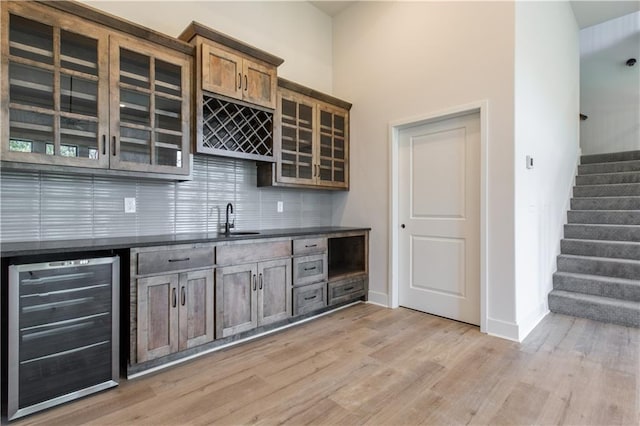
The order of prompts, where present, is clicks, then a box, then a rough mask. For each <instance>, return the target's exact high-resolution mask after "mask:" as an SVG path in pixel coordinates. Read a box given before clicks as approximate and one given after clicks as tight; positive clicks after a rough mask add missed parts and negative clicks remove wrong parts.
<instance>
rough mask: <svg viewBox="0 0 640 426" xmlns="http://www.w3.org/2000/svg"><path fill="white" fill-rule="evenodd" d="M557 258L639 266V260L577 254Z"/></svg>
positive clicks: (560, 255)
mask: <svg viewBox="0 0 640 426" xmlns="http://www.w3.org/2000/svg"><path fill="white" fill-rule="evenodd" d="M558 257H559V258H560V257H562V258H565V259H581V260H591V261H603V262H615V263H625V264H630V265H638V264H640V260H633V259H624V258H618V257H600V256H581V255H579V254H559V255H558Z"/></svg>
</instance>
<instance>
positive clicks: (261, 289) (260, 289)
mask: <svg viewBox="0 0 640 426" xmlns="http://www.w3.org/2000/svg"><path fill="white" fill-rule="evenodd" d="M260 290H262V274H260Z"/></svg>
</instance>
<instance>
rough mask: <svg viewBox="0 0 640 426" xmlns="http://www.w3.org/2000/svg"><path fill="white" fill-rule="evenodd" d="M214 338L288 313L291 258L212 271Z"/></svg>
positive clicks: (232, 333) (235, 332)
mask: <svg viewBox="0 0 640 426" xmlns="http://www.w3.org/2000/svg"><path fill="white" fill-rule="evenodd" d="M216 301H217V303H216V338H223V337H228V336H231V335H234V334H237V333H241V332H243V331H248V330H251V329H253V328H256V327H258V326H261V325H266V324H270V323H273V322H276V321H280V320H283V319H286V318H288V317H290V316H291V259H290V258H286V259H276V260H270V261H265V262H258V263H248V264H245V265H234V266H225V267H222V268H218V269H217V270H216Z"/></svg>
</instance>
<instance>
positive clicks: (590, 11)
mask: <svg viewBox="0 0 640 426" xmlns="http://www.w3.org/2000/svg"><path fill="white" fill-rule="evenodd" d="M310 3H311V4H313V5H314V6H315V7H317V8H318V9H320V10H322V11H323V12H324V13H326V14H327V15H329V16H336V15H337V14H339V13H340V12H342V11H343V10H344V9H346V8H347V7H349V6H351V5H352V4H353V3H357V2H356V1H332V0H320V1H311V2H310ZM571 7H572V9H573V14H574V15H575V17H576V21H577V22H578V26H579V27H580V28H581V29H582V28H586V27H590V26H592V25H596V24H600V23H602V22H605V21H608V20H610V19H613V18H618V17H620V16H623V15H627V14H629V13H633V12H637V11H639V10H640V0H625V1H607V0H602V1H593V0H588V1H571Z"/></svg>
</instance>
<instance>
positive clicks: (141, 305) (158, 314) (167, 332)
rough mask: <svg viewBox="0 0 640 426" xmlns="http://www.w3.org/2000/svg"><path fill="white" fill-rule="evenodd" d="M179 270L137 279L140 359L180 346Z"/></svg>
mask: <svg viewBox="0 0 640 426" xmlns="http://www.w3.org/2000/svg"><path fill="white" fill-rule="evenodd" d="M178 282H179V275H178V274H170V275H160V276H155V277H148V278H140V279H138V286H137V287H138V288H137V290H138V330H137V354H136V355H137V362H144V361H148V360H151V359H154V358H158V357H161V356H165V355H168V354H170V353H172V352H175V351H177V350H178V309H176V307H177V305H178V294H177V293H178Z"/></svg>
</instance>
